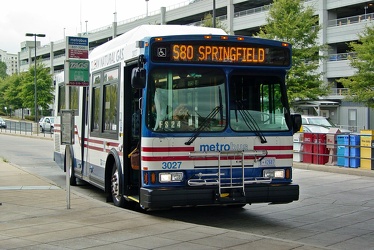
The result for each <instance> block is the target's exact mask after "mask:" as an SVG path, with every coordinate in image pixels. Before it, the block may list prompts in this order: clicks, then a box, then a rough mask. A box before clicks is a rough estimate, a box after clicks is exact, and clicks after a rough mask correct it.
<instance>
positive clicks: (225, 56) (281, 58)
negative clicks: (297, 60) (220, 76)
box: [152, 41, 291, 66]
mask: <svg viewBox="0 0 374 250" xmlns="http://www.w3.org/2000/svg"><path fill="white" fill-rule="evenodd" d="M152 61H154V62H179V63H224V64H254V65H265V66H289V65H290V63H291V53H290V48H289V47H272V46H259V45H258V44H248V43H245V44H244V43H228V42H227V41H226V42H225V43H215V44H209V43H207V42H202V43H166V42H164V43H154V44H153V45H152Z"/></svg>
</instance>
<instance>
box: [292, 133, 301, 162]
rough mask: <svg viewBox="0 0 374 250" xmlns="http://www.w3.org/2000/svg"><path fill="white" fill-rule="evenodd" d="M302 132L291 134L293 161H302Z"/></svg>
mask: <svg viewBox="0 0 374 250" xmlns="http://www.w3.org/2000/svg"><path fill="white" fill-rule="evenodd" d="M302 142H303V133H299V132H297V133H295V134H294V135H293V161H296V162H302V161H303V153H302V152H301V151H302Z"/></svg>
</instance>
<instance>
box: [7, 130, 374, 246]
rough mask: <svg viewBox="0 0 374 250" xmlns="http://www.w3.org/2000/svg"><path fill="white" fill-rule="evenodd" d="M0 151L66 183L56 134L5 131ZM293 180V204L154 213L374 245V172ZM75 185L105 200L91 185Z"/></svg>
mask: <svg viewBox="0 0 374 250" xmlns="http://www.w3.org/2000/svg"><path fill="white" fill-rule="evenodd" d="M0 157H2V158H4V159H6V160H7V161H9V162H11V163H12V164H16V165H18V166H19V167H22V168H24V169H26V170H28V171H31V172H33V173H36V174H38V175H41V176H44V177H46V178H48V179H50V180H52V181H54V182H55V183H56V184H57V185H59V186H62V187H64V186H65V173H63V172H62V170H60V168H59V167H58V166H57V165H56V164H55V163H54V162H53V158H52V157H53V141H51V140H43V139H34V138H25V137H18V136H10V135H3V134H0ZM294 182H296V183H298V184H299V185H300V200H299V201H297V202H293V203H290V204H284V205H267V204H254V205H247V206H245V207H244V208H240V209H239V208H226V207H201V208H178V209H172V210H164V211H154V212H152V215H154V216H159V217H167V218H172V219H175V220H179V221H185V222H190V223H195V224H201V225H208V226H213V227H219V228H227V229H232V230H237V231H242V232H250V233H254V234H258V235H263V236H269V237H276V238H281V239H286V240H290V241H297V242H302V243H306V244H311V245H313V246H320V247H326V248H329V249H374V178H373V177H365V176H356V175H345V174H338V173H327V172H320V171H311V170H303V169H294ZM73 189H74V191H77V192H81V193H83V194H85V195H89V196H91V197H94V198H96V199H99V200H101V201H103V202H105V197H104V195H103V193H102V192H101V191H100V190H98V189H96V188H94V187H92V186H90V185H84V186H78V187H73ZM311 249H312V248H311Z"/></svg>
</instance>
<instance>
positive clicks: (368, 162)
mask: <svg viewBox="0 0 374 250" xmlns="http://www.w3.org/2000/svg"><path fill="white" fill-rule="evenodd" d="M373 140H374V130H361V132H360V157H361V164H360V168H361V169H365V170H371V169H373V168H372V164H373V160H372V157H373V155H372V142H373Z"/></svg>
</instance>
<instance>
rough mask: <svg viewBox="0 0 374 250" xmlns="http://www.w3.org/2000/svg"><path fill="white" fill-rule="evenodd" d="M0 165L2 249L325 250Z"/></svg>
mask: <svg viewBox="0 0 374 250" xmlns="http://www.w3.org/2000/svg"><path fill="white" fill-rule="evenodd" d="M70 197H71V203H70V209H67V202H66V192H65V190H64V189H61V188H59V187H57V186H56V185H55V184H54V183H52V182H51V181H49V180H47V179H44V178H42V177H39V176H36V175H34V174H31V173H28V172H25V171H24V170H22V169H20V168H18V167H17V166H13V165H11V164H9V163H6V162H4V161H1V162H0V203H1V205H0V249H54V250H55V249H111V250H115V249H199V250H200V249H262V250H266V249H269V250H270V249H271V250H273V249H322V248H318V247H314V246H309V245H303V244H301V243H298V242H293V241H285V240H282V239H278V238H271V237H264V236H260V235H255V234H250V233H242V232H237V231H232V230H227V229H220V228H214V227H208V226H202V225H195V224H190V223H185V222H180V221H175V220H170V219H166V218H159V217H156V216H152V214H145V213H139V212H135V211H130V210H125V209H122V208H118V207H115V206H113V205H112V204H109V203H105V202H101V201H98V200H94V199H93V198H90V197H87V196H84V195H82V194H79V193H71V195H70Z"/></svg>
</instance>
